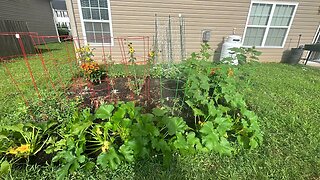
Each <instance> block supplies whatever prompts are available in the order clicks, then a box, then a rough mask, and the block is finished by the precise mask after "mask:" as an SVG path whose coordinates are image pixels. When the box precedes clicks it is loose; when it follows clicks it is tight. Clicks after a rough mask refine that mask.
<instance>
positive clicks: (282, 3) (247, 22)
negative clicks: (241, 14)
mask: <svg viewBox="0 0 320 180" xmlns="http://www.w3.org/2000/svg"><path fill="white" fill-rule="evenodd" d="M254 3H262V4H271V5H272V9H271V12H270V17H271V18H272V17H273V14H274V9H275V7H276V5H277V4H279V5H294V6H295V8H294V10H293V15H292V18H291V20H290V23H289V26H272V27H275V28H277V27H279V28H288V30H287V32H286V35H285V37H284V40H283V43H282V46H264V44H265V42H266V39H267V36H268V33H269V29H270V25H271V22H272V19H269V20H268V24H267V25H266V26H263V25H248V24H249V19H250V14H251V10H252V5H253V4H254ZM298 5H299V3H298V2H286V1H283V2H282V1H263V0H262V1H260V0H254V1H251V4H250V7H249V12H248V15H247V21H246V27H245V29H244V32H243V38H242V42H241V43H242V44H243V42H244V40H245V38H246V37H245V36H246V32H247V28H248V26H249V27H265V28H266V32H265V33H264V37H263V40H262V45H263V46H255V47H256V48H270V49H272V48H274V49H277V48H284V46H285V44H286V41H287V38H288V35H289V32H290V30H291V25H292V22H293V20H294V18H295V15H296V12H297V9H298ZM243 47H252V46H243Z"/></svg>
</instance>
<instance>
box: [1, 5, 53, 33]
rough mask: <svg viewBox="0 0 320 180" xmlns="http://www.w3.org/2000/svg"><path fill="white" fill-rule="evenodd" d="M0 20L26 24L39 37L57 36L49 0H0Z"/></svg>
mask: <svg viewBox="0 0 320 180" xmlns="http://www.w3.org/2000/svg"><path fill="white" fill-rule="evenodd" d="M0 19H1V20H15V21H24V22H27V25H28V28H29V31H30V32H38V33H39V35H57V32H56V28H55V24H54V21H53V14H52V9H51V6H50V0H1V1H0Z"/></svg>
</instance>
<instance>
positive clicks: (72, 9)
mask: <svg viewBox="0 0 320 180" xmlns="http://www.w3.org/2000/svg"><path fill="white" fill-rule="evenodd" d="M70 3H71V13H72V16H73V21H74V25H75V26H74V28H75V30H76V35H77V38H78V47H80V40H79V32H78V27H77V19H76V16H75V14H74V6H73V0H70ZM67 7H68V6H67ZM79 11H80V10H79ZM69 18H70V20H71V17H70V16H69ZM70 22H71V21H70Z"/></svg>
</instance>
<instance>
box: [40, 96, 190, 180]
mask: <svg viewBox="0 0 320 180" xmlns="http://www.w3.org/2000/svg"><path fill="white" fill-rule="evenodd" d="M188 129H189V128H188V126H187V125H186V123H185V121H184V120H183V119H182V118H178V117H171V116H167V112H166V111H165V110H162V109H154V110H153V113H152V114H149V113H147V114H143V113H141V107H136V106H135V105H134V103H133V102H128V103H119V104H117V105H112V104H108V105H101V106H100V107H99V108H98V109H97V110H96V111H95V113H94V114H91V113H90V110H89V109H85V110H83V111H82V112H81V113H75V114H74V117H73V118H72V119H70V120H69V121H68V122H66V123H65V124H63V125H61V127H60V128H59V130H58V134H59V137H58V138H51V139H50V140H49V144H50V145H49V146H48V147H47V149H46V152H47V153H49V154H50V153H56V155H55V156H54V158H53V160H52V161H53V162H59V163H61V168H60V169H59V171H58V174H59V179H60V178H63V177H65V176H66V175H67V174H68V173H70V172H74V171H75V170H77V169H79V168H86V167H92V166H93V165H94V162H93V161H91V160H90V158H96V164H97V165H99V166H101V167H102V168H111V169H116V168H117V167H118V166H119V164H120V163H121V162H123V161H127V162H133V161H134V160H136V159H139V158H146V157H149V156H151V155H154V154H157V153H159V152H161V155H163V158H164V163H169V161H170V159H171V156H172V151H173V149H174V143H173V142H175V139H176V138H175V136H176V135H177V134H179V133H181V134H183V133H184V132H185V131H186V130H188ZM180 144H181V143H180Z"/></svg>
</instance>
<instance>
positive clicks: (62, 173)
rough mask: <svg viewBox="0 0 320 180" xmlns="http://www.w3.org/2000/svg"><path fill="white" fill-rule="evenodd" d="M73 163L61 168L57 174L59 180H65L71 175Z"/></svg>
mask: <svg viewBox="0 0 320 180" xmlns="http://www.w3.org/2000/svg"><path fill="white" fill-rule="evenodd" d="M71 164H72V163H71V162H70V163H67V164H65V165H62V167H60V168H59V169H58V171H57V173H56V175H57V180H63V179H65V177H66V176H67V175H68V174H69V169H70V166H71Z"/></svg>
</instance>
